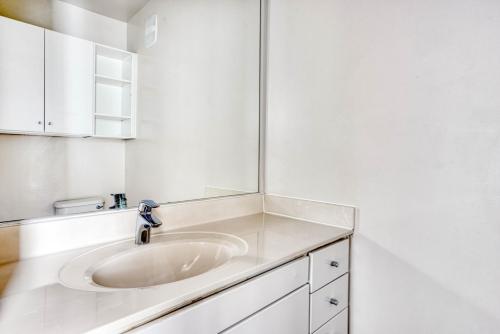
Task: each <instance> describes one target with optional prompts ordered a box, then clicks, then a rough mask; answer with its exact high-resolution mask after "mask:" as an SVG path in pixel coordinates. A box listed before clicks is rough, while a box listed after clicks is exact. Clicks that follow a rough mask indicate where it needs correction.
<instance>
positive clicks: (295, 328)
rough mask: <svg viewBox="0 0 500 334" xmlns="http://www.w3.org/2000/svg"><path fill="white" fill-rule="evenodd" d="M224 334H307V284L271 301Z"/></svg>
mask: <svg viewBox="0 0 500 334" xmlns="http://www.w3.org/2000/svg"><path fill="white" fill-rule="evenodd" d="M223 333H224V334H255V333H260V334H266V333H269V334H307V333H309V286H308V285H305V286H303V287H302V288H300V289H298V290H297V291H295V292H292V293H291V294H289V295H287V296H285V297H283V298H282V299H280V300H278V301H277V302H274V303H272V304H271V305H269V306H267V307H266V308H264V309H262V310H261V311H259V312H258V313H256V314H254V315H253V316H251V317H250V318H248V319H246V320H243V321H242V322H240V323H238V324H237V325H235V326H233V327H231V328H230V329H228V330H226V331H224V332H223Z"/></svg>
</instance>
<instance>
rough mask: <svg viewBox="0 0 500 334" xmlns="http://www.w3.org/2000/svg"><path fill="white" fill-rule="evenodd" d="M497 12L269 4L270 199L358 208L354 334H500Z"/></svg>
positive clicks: (490, 1) (443, 5) (380, 4)
mask: <svg viewBox="0 0 500 334" xmlns="http://www.w3.org/2000/svg"><path fill="white" fill-rule="evenodd" d="M499 39H500V2H498V1H494V0H482V1H478V0H439V1H435V0H420V1H400V0H380V1H370V0H350V1H343V0H308V1H304V0H270V40H269V44H270V50H269V53H270V54H269V83H268V85H269V100H268V108H269V110H268V113H269V114H268V129H267V139H268V142H267V172H266V176H267V178H266V182H267V189H266V190H267V192H270V193H277V194H281V195H289V196H295V197H302V198H308V199H316V200H323V201H331V202H336V203H345V204H353V205H356V206H358V207H359V208H360V215H359V221H358V226H357V231H356V233H355V237H354V242H353V254H352V286H351V289H352V290H351V292H352V295H351V296H352V308H351V312H352V313H351V333H353V334H365V333H366V334H372V333H384V334H391V333H394V334H400V333H405V334H414V333H415V334H416V333H425V334H427V333H440V334H444V333H447V334H448V333H449V334H460V333H463V334H471V333H481V334H486V333H498V331H499V328H500V312H499V310H500V288H499V282H500V265H498V258H499V255H500V242H499V240H500V224H499V217H500V205H499V201H500V149H499V144H500V141H499V140H500V139H499V138H500V136H499V134H500V112H499V110H500V93H499V92H500V43H499V42H498V41H499Z"/></svg>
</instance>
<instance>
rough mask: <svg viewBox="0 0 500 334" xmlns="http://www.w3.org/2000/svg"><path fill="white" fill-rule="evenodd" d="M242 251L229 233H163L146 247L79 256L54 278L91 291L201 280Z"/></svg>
mask: <svg viewBox="0 0 500 334" xmlns="http://www.w3.org/2000/svg"><path fill="white" fill-rule="evenodd" d="M247 249H248V247H247V244H246V242H245V241H244V240H242V239H240V238H238V237H236V236H234V235H230V234H224V233H211V232H179V233H166V234H161V235H157V236H153V237H152V238H151V243H150V244H147V245H135V243H134V241H133V240H126V241H121V242H117V243H113V244H110V245H107V246H103V247H99V248H97V249H94V250H92V251H89V252H87V253H84V254H82V255H80V256H78V257H76V258H75V259H73V260H71V261H70V262H69V263H67V264H66V265H65V266H64V267H63V268H62V269H61V271H60V273H59V279H60V281H61V283H62V284H64V285H66V286H69V287H72V288H76V289H83V290H91V291H100V290H109V289H130V288H147V287H151V286H157V285H161V284H168V283H173V282H177V281H180V280H184V279H187V278H190V277H194V276H198V275H201V274H203V273H206V272H208V271H210V270H213V269H215V268H217V267H220V266H222V265H224V264H225V263H226V262H228V261H229V260H230V259H231V258H233V257H235V256H242V255H244V254H246V252H247Z"/></svg>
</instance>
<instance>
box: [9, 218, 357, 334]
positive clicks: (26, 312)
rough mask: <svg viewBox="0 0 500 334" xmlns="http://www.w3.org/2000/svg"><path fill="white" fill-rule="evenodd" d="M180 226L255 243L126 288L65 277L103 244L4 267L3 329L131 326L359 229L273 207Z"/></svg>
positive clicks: (76, 330)
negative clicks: (178, 276)
mask: <svg viewBox="0 0 500 334" xmlns="http://www.w3.org/2000/svg"><path fill="white" fill-rule="evenodd" d="M175 231H204V232H223V233H230V234H234V235H236V236H239V237H241V238H242V239H244V240H245V241H246V242H247V243H248V247H249V250H248V253H247V254H246V255H245V256H240V257H236V258H233V259H231V260H230V261H229V262H228V263H226V264H224V265H223V266H221V267H218V268H216V269H214V270H212V271H209V272H207V273H204V274H202V275H199V276H195V277H192V278H188V279H185V280H182V281H178V282H174V283H170V284H165V285H161V286H156V287H149V288H143V289H132V290H123V291H106V292H91V291H80V290H75V289H71V288H67V287H65V286H63V285H61V284H60V283H59V280H58V272H59V269H60V268H61V266H62V265H64V264H65V263H66V262H67V261H69V260H71V259H72V258H73V257H75V256H77V255H80V254H81V253H83V252H86V251H88V250H90V249H93V248H95V247H97V246H92V247H88V248H85V249H79V250H74V251H69V252H64V253H58V254H54V255H48V256H43V257H38V258H32V259H27V260H24V261H20V262H17V263H12V264H8V265H4V266H0V283H1V282H6V281H7V282H8V283H7V284H8V285H7V288H6V290H5V291H4V294H3V296H2V298H1V299H0V333H38V334H41V333H83V332H92V333H120V332H124V331H127V330H129V329H131V328H134V327H137V326H139V325H141V324H144V323H146V322H148V321H150V320H152V319H155V318H158V317H160V316H162V315H165V314H167V313H169V312H171V311H173V310H175V309H178V308H180V307H182V306H185V305H188V304H190V303H192V302H193V301H195V300H198V299H200V298H203V297H204V296H207V295H209V294H212V293H214V292H217V291H220V290H222V289H224V288H227V287H229V286H232V285H234V284H236V283H238V282H241V281H243V280H246V279H248V278H250V277H253V276H256V275H258V274H260V273H262V272H264V271H266V270H269V269H271V268H274V267H277V266H279V265H281V264H283V263H286V262H288V261H290V260H292V259H294V258H297V257H299V256H302V255H304V254H306V253H307V252H309V251H311V250H313V249H315V248H318V247H321V246H323V245H326V244H328V243H331V242H333V241H336V240H339V239H341V238H344V237H346V236H348V235H350V234H352V230H350V229H345V228H339V227H332V226H327V225H320V224H315V223H310V222H305V221H301V220H296V219H291V218H286V217H280V216H274V215H270V214H256V215H251V216H245V217H239V218H235V219H229V220H224V221H217V222H212V223H208V224H203V225H196V226H190V227H186V228H183V229H178V230H175ZM169 232H174V230H172V231H169ZM1 286H2V284H0V288H1Z"/></svg>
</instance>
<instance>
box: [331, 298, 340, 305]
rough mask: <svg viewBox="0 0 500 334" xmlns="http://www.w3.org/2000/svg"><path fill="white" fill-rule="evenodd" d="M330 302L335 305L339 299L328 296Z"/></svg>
mask: <svg viewBox="0 0 500 334" xmlns="http://www.w3.org/2000/svg"><path fill="white" fill-rule="evenodd" d="M330 304H332V305H335V306H337V305H338V304H339V301H338V300H337V299H335V298H330Z"/></svg>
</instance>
